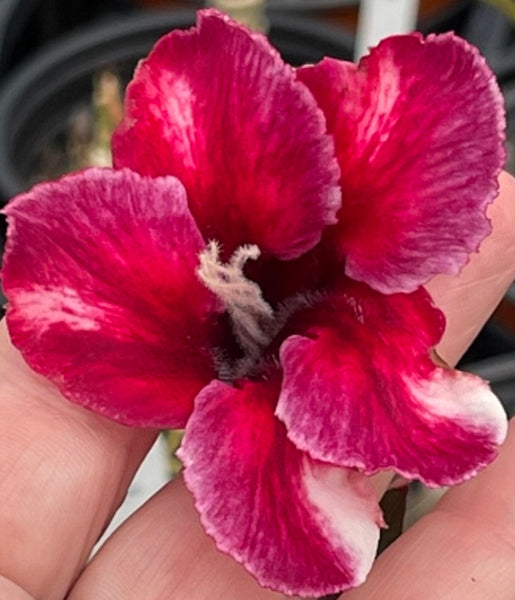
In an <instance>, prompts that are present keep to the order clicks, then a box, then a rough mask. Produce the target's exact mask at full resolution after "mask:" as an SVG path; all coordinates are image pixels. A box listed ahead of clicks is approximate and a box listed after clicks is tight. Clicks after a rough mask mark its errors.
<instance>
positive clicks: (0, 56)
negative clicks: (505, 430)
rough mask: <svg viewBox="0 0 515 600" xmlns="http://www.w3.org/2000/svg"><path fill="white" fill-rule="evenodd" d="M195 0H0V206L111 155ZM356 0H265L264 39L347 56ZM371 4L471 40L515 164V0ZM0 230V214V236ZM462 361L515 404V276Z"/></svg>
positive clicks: (156, 460) (160, 458)
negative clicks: (136, 82) (502, 110)
mask: <svg viewBox="0 0 515 600" xmlns="http://www.w3.org/2000/svg"><path fill="white" fill-rule="evenodd" d="M231 1H232V3H233V4H234V2H235V0H231ZM246 1H247V0H241V2H242V3H245V2H246ZM370 1H371V2H372V0H370ZM408 4H409V5H410V6H411V7H415V8H416V13H415V14H414V15H411V16H409V19H406V18H404V17H406V15H403V14H394V12H395V11H401V10H404V11H407V10H408V8H407V6H408ZM203 5H204V3H203V2H200V1H195V0H189V1H188V0H182V1H172V0H0V205H2V204H4V203H5V202H7V201H8V199H9V198H11V197H12V196H14V195H16V194H17V193H19V192H20V191H23V190H25V189H27V188H28V187H30V186H31V185H32V184H34V183H35V182H36V181H38V180H41V179H49V178H53V177H57V176H59V175H60V174H62V173H65V172H67V171H71V170H76V169H78V168H82V167H85V166H88V165H92V164H96V165H108V164H109V161H110V154H109V137H110V133H111V131H112V129H113V128H114V127H115V125H116V123H117V121H118V119H119V118H120V115H121V98H122V95H123V88H124V86H125V84H126V83H127V82H128V80H129V79H130V77H131V74H132V71H133V69H134V67H135V65H136V62H137V60H138V59H139V58H141V57H142V56H144V55H145V54H146V53H147V52H148V50H149V49H150V48H151V46H152V45H153V43H154V42H155V41H156V40H157V38H158V37H160V36H161V35H162V34H164V33H165V32H167V31H169V30H170V29H172V28H177V27H181V28H186V27H189V26H191V25H192V24H193V23H194V20H195V14H194V13H195V10H196V9H198V8H201V7H202V6H203ZM359 5H360V2H358V1H352V0H268V2H267V5H266V17H267V22H268V26H269V29H268V34H269V37H270V40H271V42H272V43H273V44H274V45H275V46H276V47H277V48H278V50H279V51H280V52H281V54H282V55H283V57H284V59H285V60H286V61H288V62H290V63H291V64H294V65H298V64H302V63H306V62H316V61H318V60H319V59H321V58H322V57H323V56H325V55H330V56H334V57H338V58H343V59H347V60H352V59H353V57H354V56H355V51H356V47H357V46H359V44H360V43H361V44H362V43H363V35H364V34H363V13H361V17H360V13H359ZM375 6H376V10H377V7H378V6H379V10H380V11H382V12H381V13H380V14H379V21H380V22H383V23H385V22H387V21H388V20H389V19H390V17H394V18H393V22H395V18H398V22H399V23H402V24H403V25H402V26H403V27H406V23H407V22H409V20H410V19H411V20H412V21H416V24H415V27H416V29H418V30H419V31H422V32H424V33H429V32H443V31H448V30H453V31H455V32H456V33H458V34H459V35H461V36H463V37H464V38H466V39H467V40H469V41H470V42H471V43H473V44H474V45H476V46H477V47H478V48H479V49H480V51H481V52H482V54H483V55H484V56H485V57H486V59H487V61H488V62H489V64H490V66H491V67H492V69H493V70H494V72H495V73H496V75H497V78H498V80H499V83H500V85H501V88H502V90H503V93H504V95H505V99H506V107H507V114H508V142H507V143H508V151H509V158H508V163H507V169H508V170H509V171H511V172H512V173H515V152H514V150H513V148H514V143H515V0H420V1H419V2H410V0H375ZM376 21H377V19H376ZM369 25H370V23H369ZM394 26H395V25H394ZM368 34H370V32H368V33H366V35H365V38H366V37H367V35H368ZM360 36H361V38H360ZM369 37H370V36H369ZM357 38H358V41H356V39H357ZM365 42H366V39H365ZM4 235H5V223H3V222H0V242H2V241H3V237H4ZM514 235H515V232H514ZM461 366H462V367H463V368H465V369H468V370H472V371H474V372H477V373H479V374H480V375H482V376H483V377H485V378H486V379H489V380H490V381H491V382H492V386H493V388H494V389H495V391H496V392H497V393H498V394H499V395H500V396H501V398H502V400H503V402H504V404H505V407H506V409H507V411H508V412H510V413H511V414H513V413H514V412H515V287H514V288H512V289H510V290H509V292H508V293H507V294H506V297H505V298H504V300H503V301H502V303H501V305H500V306H499V308H498V310H497V311H496V312H495V314H494V315H493V317H492V318H491V319H490V321H489V322H488V323H487V325H486V326H485V328H484V329H483V331H482V332H481V334H480V336H479V338H478V340H477V342H476V343H475V344H474V345H473V347H472V348H471V349H470V351H469V352H468V353H467V355H466V356H465V357H464V359H463V361H462V364H461ZM176 441H177V440H175V439H172V440H171V441H170V444H172V445H173V444H174V443H176ZM166 455H167V448H166V441H165V442H164V443H163V440H160V442H159V445H158V447H156V449H155V450H154V452H153V453H152V455H151V457H150V459H149V461H150V463H149V465H150V466H147V467H146V468H144V470H143V472H142V474H140V477H139V478H138V479H137V481H136V483H135V487H133V488H132V490H131V495H130V496H129V503H128V505H127V506H126V507H125V508H124V511H123V513H122V514H121V515H120V516H119V520H120V519H122V518H123V517H124V516H125V514H127V512H130V511H131V510H132V508H133V507H134V506H136V505H138V504H140V503H141V501H142V499H144V498H145V497H147V496H148V495H149V494H150V493H152V492H153V491H154V489H156V488H157V487H159V486H160V485H161V484H162V482H163V481H165V480H166V478H167V477H168V471H169V468H170V466H169V465H168V462H167V459H166ZM172 468H174V467H173V466H172Z"/></svg>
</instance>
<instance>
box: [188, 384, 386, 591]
mask: <svg viewBox="0 0 515 600" xmlns="http://www.w3.org/2000/svg"><path fill="white" fill-rule="evenodd" d="M278 393H279V385H278V383H277V382H274V381H270V380H269V381H267V382H263V383H250V382H247V383H244V384H243V385H242V386H241V387H239V388H233V387H231V386H229V385H227V384H224V383H222V382H219V381H213V382H212V383H211V384H210V385H208V386H207V387H206V388H205V389H204V390H203V391H202V392H201V393H200V394H199V396H198V398H197V400H196V402H195V410H194V412H193V414H192V416H191V418H190V420H189V421H188V425H187V426H186V433H185V437H184V440H183V445H182V448H181V450H180V457H181V459H182V460H183V461H184V463H185V466H186V469H185V475H184V476H185V480H186V484H187V486H188V488H189V489H190V490H191V491H192V492H193V494H194V496H195V499H196V505H197V508H198V510H199V512H200V515H201V519H202V523H203V525H204V527H205V529H206V531H207V532H208V533H209V534H210V535H211V536H212V537H213V538H214V539H215V542H216V544H217V546H218V548H219V549H220V550H222V551H223V552H227V553H228V554H230V555H232V556H233V557H234V558H235V559H236V560H238V561H239V562H241V563H243V564H244V565H245V567H246V568H247V569H248V570H249V571H250V572H251V573H252V574H253V575H254V576H255V577H256V578H257V580H258V581H259V582H260V584H261V585H263V586H265V587H270V588H272V589H275V590H278V591H280V592H283V593H286V594H299V595H301V596H320V595H322V594H327V593H332V592H337V591H339V590H340V589H343V588H347V587H349V586H354V585H358V584H359V583H361V582H362V581H363V579H364V578H365V577H366V574H367V573H368V571H369V569H370V567H371V564H372V561H373V559H374V555H375V551H376V546H377V541H378V537H379V529H378V523H379V522H380V521H381V517H380V511H379V508H378V505H377V500H376V498H375V495H374V492H373V491H372V488H371V487H370V485H369V482H368V481H367V479H366V478H365V477H364V476H363V475H361V474H360V473H357V472H354V471H351V470H347V469H339V468H334V467H330V466H328V465H324V464H322V463H320V462H317V461H312V460H311V459H310V458H309V457H308V456H307V455H306V454H304V453H303V452H299V451H298V450H297V449H296V448H295V446H294V445H293V444H292V443H291V442H289V441H288V439H287V438H286V431H285V429H284V426H283V425H282V423H280V422H279V421H278V420H277V419H276V418H275V417H274V403H275V400H276V398H277V394H278Z"/></svg>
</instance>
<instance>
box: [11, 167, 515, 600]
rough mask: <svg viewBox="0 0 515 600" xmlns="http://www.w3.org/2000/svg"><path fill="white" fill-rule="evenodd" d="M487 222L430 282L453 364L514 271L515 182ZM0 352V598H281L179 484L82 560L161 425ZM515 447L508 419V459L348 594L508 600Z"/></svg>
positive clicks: (465, 488)
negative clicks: (225, 544) (456, 263)
mask: <svg viewBox="0 0 515 600" xmlns="http://www.w3.org/2000/svg"><path fill="white" fill-rule="evenodd" d="M491 217H492V220H493V222H494V233H493V234H492V236H491V237H489V238H488V239H487V240H486V241H485V243H484V245H483V247H482V249H481V252H480V254H479V255H477V256H475V257H474V258H473V259H472V260H471V263H470V264H469V265H468V266H467V268H466V269H465V270H464V271H463V273H462V275H461V276H460V277H459V278H451V277H439V278H437V279H436V280H434V281H433V282H431V284H430V285H429V286H428V287H429V289H430V291H431V293H432V294H433V296H434V298H435V301H436V303H437V305H438V306H440V307H441V308H443V310H444V312H445V313H446V315H447V317H448V327H447V330H446V334H445V336H444V339H443V340H442V343H441V345H440V346H439V348H438V351H439V354H440V355H441V356H442V357H443V358H444V359H445V360H446V361H447V362H449V363H454V362H456V361H457V360H458V358H459V357H460V355H461V354H462V353H463V351H464V350H465V348H466V347H467V346H468V344H470V342H471V341H472V339H473V337H474V336H475V334H476V333H477V332H478V331H479V329H480V328H481V326H482V324H483V323H484V321H485V320H486V319H487V318H488V316H489V314H490V313H491V311H492V310H493V308H494V307H495V305H496V304H497V302H498V301H499V300H500V298H501V297H502V295H503V293H504V291H505V290H506V288H507V287H508V285H509V284H510V283H511V281H512V280H513V277H514V274H515V181H514V180H512V179H511V178H509V177H508V176H506V175H503V176H502V177H501V195H500V197H499V198H498V199H497V201H496V202H495V203H494V205H493V206H492V209H491ZM0 355H1V359H0V361H1V362H0V431H1V437H0V439H1V446H2V451H1V453H0V499H1V502H0V536H1V538H0V539H1V543H0V599H2V600H3V599H4V598H5V599H6V600H31V599H32V598H37V599H38V600H61V599H62V598H64V597H65V596H66V597H67V598H68V600H83V599H90V598H94V599H95V600H114V599H118V598H119V599H124V600H130V599H131V598H134V599H137V600H146V599H149V600H150V599H152V600H157V599H159V600H161V599H164V600H166V599H168V598H170V599H171V598H173V600H182V599H188V600H207V599H209V600H214V599H218V598H220V599H221V598H223V599H224V600H226V599H227V600H230V599H235V600H242V599H244V600H267V599H268V600H272V599H274V598H276V599H278V598H282V597H283V596H281V595H280V594H277V593H275V592H270V591H269V590H265V589H263V588H260V587H259V586H258V584H257V583H256V582H255V581H254V579H253V578H252V577H251V576H250V575H249V574H248V573H247V572H246V571H245V570H244V569H243V567H241V566H240V565H238V564H237V563H236V562H235V561H234V560H233V559H231V558H229V557H227V556H225V555H223V554H221V553H219V552H218V551H217V550H216V548H215V546H214V543H213V542H212V541H211V540H210V539H209V538H208V537H207V536H206V534H205V533H204V531H203V529H202V528H201V526H200V523H199V520H198V516H197V513H196V511H195V509H194V506H193V501H192V499H191V497H190V495H189V493H188V491H187V490H186V489H185V487H184V485H183V483H182V480H181V479H180V478H179V479H178V480H176V481H174V482H172V483H170V484H169V485H167V486H165V487H164V488H163V489H162V490H161V491H160V492H159V493H158V494H157V495H156V496H155V497H154V498H152V499H151V500H150V501H149V502H148V503H147V504H146V505H145V506H144V507H143V508H142V509H141V510H140V511H138V513H137V514H135V515H134V516H133V517H131V518H130V519H129V520H128V521H127V522H126V523H125V524H124V525H123V526H122V527H121V528H120V529H119V530H118V531H117V532H116V533H115V534H114V535H113V536H112V537H111V538H110V540H109V541H108V542H107V543H106V544H105V546H104V547H103V548H102V550H101V551H100V552H99V553H98V555H97V556H96V558H95V559H94V560H93V561H92V562H91V563H90V565H89V566H87V567H85V564H86V561H87V559H88V556H89V554H90V552H91V549H92V547H93V546H94V544H95V542H96V540H97V539H98V538H99V536H100V535H101V533H102V531H103V529H104V528H105V526H106V524H107V523H108V522H109V520H110V519H111V517H112V516H113V514H114V512H115V511H116V508H117V507H118V505H119V504H120V502H121V501H122V499H123V497H124V495H125V493H126V490H127V488H128V486H129V483H130V481H131V479H132V477H133V475H134V473H135V471H136V469H137V467H138V465H139V463H140V462H141V460H142V459H143V457H144V455H145V454H146V452H147V451H148V449H149V448H150V446H151V445H152V443H153V441H154V439H155V437H156V435H157V432H156V431H151V430H135V429H129V428H126V427H123V426H120V425H117V424H116V423H113V422H111V421H107V420H105V419H103V418H102V417H99V416H97V415H95V414H93V413H90V412H88V411H86V410H84V409H82V408H80V407H79V406H77V405H75V404H73V403H70V402H67V401H65V400H63V399H62V398H61V397H60V395H59V393H58V392H57V391H56V389H55V387H54V386H53V385H52V384H51V383H49V382H48V381H47V380H45V379H44V378H42V377H39V376H38V375H36V374H34V373H33V372H32V371H31V370H30V369H29V368H28V367H27V366H26V365H25V363H24V362H23V360H22V359H21V357H20V356H19V354H18V352H17V351H16V350H15V349H14V348H13V347H12V345H11V344H10V342H9V339H8V334H7V331H6V328H5V325H4V324H3V325H2V328H1V331H0ZM514 454H515V427H514V426H513V425H512V427H511V433H510V435H509V438H508V440H507V442H506V443H505V445H504V446H503V448H502V449H501V456H500V458H499V459H498V460H497V461H496V462H495V463H494V464H493V465H492V466H490V467H489V468H488V469H486V470H485V471H484V472H483V473H481V474H480V475H479V476H478V477H477V478H475V479H474V480H472V481H470V482H468V483H465V484H463V485H461V486H459V487H458V488H456V489H454V490H453V491H451V492H449V493H448V494H447V495H446V496H445V498H444V500H443V501H442V502H441V503H440V505H439V507H438V508H437V509H436V510H435V511H434V512H433V513H432V514H431V515H429V516H427V517H425V518H423V519H422V520H421V521H419V522H418V523H417V524H416V525H415V526H414V527H413V528H412V529H410V530H409V531H408V532H407V533H406V534H405V535H403V536H402V537H401V538H400V540H398V541H397V542H396V543H395V544H394V545H393V546H391V547H390V548H389V549H388V550H387V551H386V552H385V553H384V554H383V555H381V557H380V558H379V559H378V561H377V563H376V565H375V567H374V569H373V571H372V573H371V575H370V577H369V580H368V582H367V583H365V584H364V585H363V586H361V587H360V588H358V589H356V590H354V591H351V592H348V593H347V594H345V599H346V600H373V599H374V598H395V599H396V600H403V599H408V598H417V600H424V598H431V599H433V598H438V599H439V600H462V599H463V598H465V597H466V598H467V599H468V600H474V599H476V598H477V599H481V600H484V599H485V598H495V599H496V600H503V599H505V598H506V599H508V598H512V597H513V589H515V568H514V567H515V550H514V547H513V542H512V540H513V537H514V534H515V476H514V475H515V472H514V471H515V467H514V466H513V462H514V461H513V458H512V457H513V456H514ZM24 590H26V591H24ZM67 594H68V596H67Z"/></svg>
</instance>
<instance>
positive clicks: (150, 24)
mask: <svg viewBox="0 0 515 600" xmlns="http://www.w3.org/2000/svg"><path fill="white" fill-rule="evenodd" d="M194 23H195V11H194V10H185V11H177V10H159V11H148V12H141V13H132V14H129V15H126V16H124V17H123V18H116V19H114V18H107V19H100V20H99V21H96V22H94V23H90V24H87V25H85V26H82V27H80V28H77V29H75V30H74V31H73V32H71V33H70V34H66V35H63V36H61V37H60V38H58V39H56V40H54V41H52V42H51V43H48V44H47V45H45V46H44V47H43V48H42V49H41V50H40V51H39V52H37V53H35V54H34V55H32V56H30V57H28V58H26V59H25V60H24V61H23V62H21V63H20V64H19V65H17V66H16V68H14V69H13V71H12V72H11V73H10V74H9V76H8V77H6V79H5V81H4V82H3V85H2V86H1V88H0V194H1V196H2V199H3V200H6V199H8V198H10V197H12V196H13V195H16V194H18V193H20V192H21V191H23V190H24V189H27V187H28V186H27V185H23V183H24V182H23V177H22V174H21V168H19V167H18V166H17V160H16V158H15V157H14V156H13V152H12V150H13V148H15V144H16V140H17V139H18V138H17V134H18V132H19V131H20V129H21V127H22V124H23V120H24V118H26V117H27V116H28V115H29V114H34V108H35V106H37V105H38V103H39V104H41V101H40V98H41V97H42V96H43V94H45V93H47V91H48V90H50V89H51V85H52V78H51V77H50V74H54V78H55V79H56V81H57V79H58V77H57V74H59V76H61V74H62V73H65V74H66V75H67V77H69V79H70V80H72V79H74V80H78V79H79V78H80V77H81V76H82V75H81V74H84V73H85V72H91V70H92V69H91V67H92V64H93V63H95V64H97V65H100V64H102V63H103V62H109V60H110V58H111V54H112V53H114V59H113V60H114V61H116V58H117V56H116V52H119V53H121V52H122V51H125V50H126V49H128V48H129V47H130V48H131V52H132V50H133V49H135V50H134V52H135V53H136V52H138V56H141V57H143V56H144V55H145V53H146V52H148V50H149V49H150V47H151V46H152V44H153V40H152V39H151V38H149V36H150V35H151V34H154V33H155V34H156V35H155V40H154V41H157V39H158V38H159V37H160V35H163V34H165V33H166V32H167V31H169V30H171V29H174V28H187V27H191V26H192V25H193V24H194ZM161 32H162V33H161ZM274 32H275V34H276V36H278V35H280V36H281V37H284V38H285V41H289V42H290V43H291V42H292V41H295V40H296V39H297V37H298V38H299V39H300V40H313V42H312V45H313V46H314V45H315V42H317V41H320V43H322V42H324V43H325V44H327V45H328V46H329V47H333V46H334V48H339V49H340V50H341V52H343V51H344V49H348V51H349V52H350V51H351V49H352V35H351V34H350V33H348V32H346V31H345V30H343V29H340V28H336V27H334V26H331V25H326V24H325V23H319V22H317V21H313V20H312V19H309V20H308V19H305V18H303V17H299V16H294V15H285V14H274V15H272V16H271V37H272V41H273V38H274ZM138 44H139V45H138ZM140 49H141V53H140V54H139V50H140ZM136 61H137V58H136V59H135V61H134V62H136ZM61 83H62V82H61V79H59V80H58V82H57V83H56V89H63V88H64V87H65V83H62V85H61ZM58 85H60V87H57V86H58ZM31 89H32V90H37V93H31ZM48 94H50V92H48ZM22 102H24V108H23V109H21V108H20V107H21V103H22ZM47 114H48V113H47Z"/></svg>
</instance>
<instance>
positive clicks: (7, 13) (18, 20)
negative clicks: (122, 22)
mask: <svg viewBox="0 0 515 600" xmlns="http://www.w3.org/2000/svg"><path fill="white" fill-rule="evenodd" d="M132 8H133V3H132V0H0V75H4V74H5V73H7V72H9V71H10V70H11V69H12V68H13V67H14V66H15V65H16V64H18V63H19V62H20V61H21V60H23V59H24V58H25V57H27V56H29V55H30V54H31V53H33V52H34V51H36V50H37V49H38V48H40V47H41V46H42V45H44V44H45V43H47V42H49V41H51V40H52V39H54V38H55V37H56V36H58V35H61V34H63V33H65V32H69V31H71V30H72V29H73V28H75V27H78V26H81V25H84V24H85V23H87V22H88V21H91V20H93V19H98V18H100V17H101V16H103V15H111V14H113V13H118V14H120V13H122V12H125V13H127V11H129V10H131V9H132Z"/></svg>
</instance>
